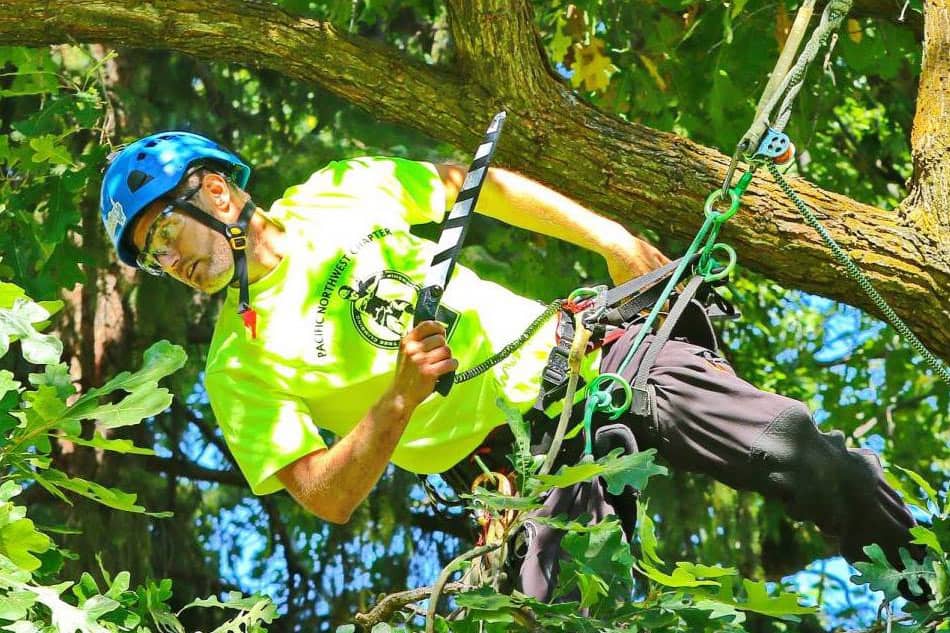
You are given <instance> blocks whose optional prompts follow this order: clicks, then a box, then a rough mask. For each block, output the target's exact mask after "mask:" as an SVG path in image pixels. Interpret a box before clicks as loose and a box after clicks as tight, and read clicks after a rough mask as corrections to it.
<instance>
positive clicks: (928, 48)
mask: <svg viewBox="0 0 950 633" xmlns="http://www.w3.org/2000/svg"><path fill="white" fill-rule="evenodd" d="M947 121H950V0H928V1H927V2H925V3H924V54H923V63H922V65H921V71H920V84H919V88H918V92H917V112H916V114H915V115H914V128H913V131H912V132H911V147H912V154H913V158H914V178H913V183H912V187H911V192H910V195H909V196H908V197H907V200H906V201H905V202H904V209H903V210H904V213H905V216H906V220H907V222H908V224H909V225H910V226H913V227H914V229H915V230H916V232H917V236H918V238H919V239H920V240H921V241H922V242H924V243H926V244H927V245H928V246H930V247H932V248H933V249H935V256H936V257H937V258H940V259H941V260H942V261H943V262H944V263H945V264H946V263H947V261H948V260H950V126H948V125H947Z"/></svg>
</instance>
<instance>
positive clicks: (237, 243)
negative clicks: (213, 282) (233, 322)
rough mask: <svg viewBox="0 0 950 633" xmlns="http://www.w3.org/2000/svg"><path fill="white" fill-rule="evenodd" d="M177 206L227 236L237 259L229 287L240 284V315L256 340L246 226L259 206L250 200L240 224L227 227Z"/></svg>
mask: <svg viewBox="0 0 950 633" xmlns="http://www.w3.org/2000/svg"><path fill="white" fill-rule="evenodd" d="M175 204H176V206H178V207H180V208H182V209H184V210H186V211H188V212H189V213H188V215H190V216H191V217H193V218H194V219H196V220H198V221H199V222H201V223H202V224H204V225H206V226H208V227H209V228H211V229H213V230H215V231H217V232H218V233H221V234H222V235H224V237H225V238H226V239H227V240H228V246H230V247H231V255H232V256H233V257H234V275H232V277H231V281H229V282H228V283H229V284H233V283H234V282H235V281H237V282H238V314H240V315H241V318H242V319H243V320H244V326H245V327H246V328H248V329H250V330H251V338H257V312H255V311H254V308H252V307H251V295H250V292H249V291H248V282H247V244H248V235H247V226H248V224H249V223H250V221H251V216H253V215H254V210H255V209H256V208H257V205H255V204H254V202H253V201H252V200H251V199H250V198H248V199H247V202H245V203H244V206H243V207H242V208H241V214H240V215H239V216H238V219H237V222H235V223H234V224H226V223H225V222H222V221H221V220H219V219H218V218H216V217H214V216H213V215H211V214H209V213H206V212H205V211H203V210H202V209H200V208H199V207H197V206H195V205H194V204H192V203H190V202H188V201H185V200H176V201H175Z"/></svg>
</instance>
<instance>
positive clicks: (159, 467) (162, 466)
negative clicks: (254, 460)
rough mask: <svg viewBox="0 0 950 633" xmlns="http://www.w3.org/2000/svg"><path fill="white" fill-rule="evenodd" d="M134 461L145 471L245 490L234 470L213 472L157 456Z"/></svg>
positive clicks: (239, 475)
mask: <svg viewBox="0 0 950 633" xmlns="http://www.w3.org/2000/svg"><path fill="white" fill-rule="evenodd" d="M132 459H134V461H135V462H136V463H138V464H140V465H141V466H142V467H143V468H145V470H148V471H151V472H159V473H166V474H169V475H175V476H177V477H187V478H188V479H194V480H198V481H211V482H215V483H219V484H225V485H227V486H238V487H241V488H247V481H246V480H245V479H244V476H243V475H241V473H239V472H237V471H234V470H215V469H214V468H205V467H204V466H199V465H197V464H194V463H192V462H187V461H182V460H180V459H174V458H171V457H159V456H158V455H136V456H135V457H134V458H132Z"/></svg>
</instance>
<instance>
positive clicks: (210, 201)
mask: <svg viewBox="0 0 950 633" xmlns="http://www.w3.org/2000/svg"><path fill="white" fill-rule="evenodd" d="M201 194H202V196H203V197H204V199H205V202H206V204H207V207H206V208H208V209H209V210H210V211H213V213H214V216H215V217H217V218H218V219H219V220H221V221H223V222H228V223H231V222H233V221H234V220H235V219H237V215H238V214H240V212H241V210H240V209H236V210H235V209H233V208H232V207H233V206H234V205H232V202H233V201H234V193H233V192H232V191H231V187H229V186H228V181H227V180H226V179H225V178H224V176H222V175H221V174H216V173H214V172H208V173H206V174H205V175H204V177H203V178H202V179H201ZM232 216H233V217H232Z"/></svg>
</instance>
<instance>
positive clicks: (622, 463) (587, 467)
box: [532, 448, 666, 494]
mask: <svg viewBox="0 0 950 633" xmlns="http://www.w3.org/2000/svg"><path fill="white" fill-rule="evenodd" d="M622 453H623V449H622V448H616V449H614V450H612V451H611V452H610V453H609V454H607V455H605V456H604V457H601V458H599V459H597V460H593V461H584V462H581V463H579V464H574V465H567V466H562V467H561V468H560V470H558V472H557V473H555V474H553V475H543V476H538V477H537V478H536V479H537V481H538V482H539V485H538V487H537V488H534V489H532V491H533V492H534V493H535V494H540V493H542V492H544V491H547V490H550V489H551V488H567V487H568V486H573V485H574V484H577V483H580V482H583V481H588V480H590V479H592V478H594V477H603V478H604V479H605V480H606V481H607V487H608V490H609V491H610V492H611V493H613V494H620V493H621V492H622V491H623V489H624V487H625V486H628V485H629V486H632V487H633V488H635V489H637V490H639V489H642V488H644V487H645V486H646V483H647V480H649V478H650V477H652V476H654V475H665V474H666V468H664V467H662V466H657V465H656V464H654V463H653V456H654V455H656V450H654V449H650V450H646V451H642V452H639V453H634V454H633V455H622V456H621V454H622Z"/></svg>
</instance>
